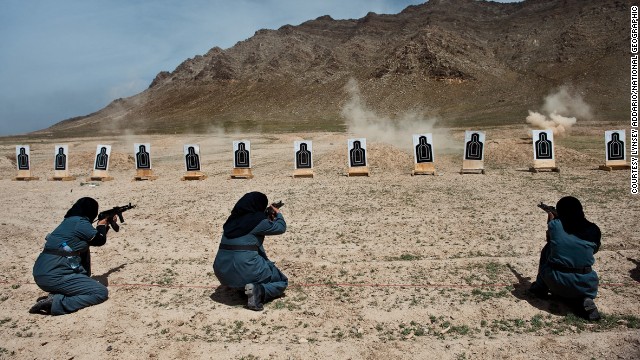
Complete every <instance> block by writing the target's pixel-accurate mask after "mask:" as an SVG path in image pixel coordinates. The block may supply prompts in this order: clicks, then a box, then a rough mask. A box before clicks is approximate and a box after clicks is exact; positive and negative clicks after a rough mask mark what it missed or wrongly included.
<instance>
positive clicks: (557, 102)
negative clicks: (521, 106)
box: [526, 86, 593, 136]
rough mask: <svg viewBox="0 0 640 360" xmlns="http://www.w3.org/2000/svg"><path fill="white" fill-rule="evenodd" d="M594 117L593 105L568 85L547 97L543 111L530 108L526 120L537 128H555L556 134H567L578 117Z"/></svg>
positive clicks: (586, 118) (587, 118)
mask: <svg viewBox="0 0 640 360" xmlns="http://www.w3.org/2000/svg"><path fill="white" fill-rule="evenodd" d="M592 117H593V115H592V114H591V106H589V104H587V103H586V102H584V100H583V99H582V96H580V94H577V93H575V92H572V91H571V90H570V89H569V87H568V86H561V87H560V88H559V89H558V90H557V91H556V92H554V93H552V94H549V95H547V96H546V97H545V99H544V105H543V106H542V113H540V112H536V111H531V110H529V116H527V119H526V120H527V123H529V124H530V125H531V126H532V127H533V128H535V129H542V130H553V134H554V135H556V136H567V135H568V132H569V129H570V128H571V127H572V126H573V125H575V124H576V123H577V121H578V119H582V120H590V119H591V118H592Z"/></svg>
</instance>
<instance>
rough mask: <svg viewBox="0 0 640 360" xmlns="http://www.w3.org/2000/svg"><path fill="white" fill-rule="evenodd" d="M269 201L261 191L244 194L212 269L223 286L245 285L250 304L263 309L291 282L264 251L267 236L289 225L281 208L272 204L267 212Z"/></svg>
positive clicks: (248, 305) (229, 219)
mask: <svg viewBox="0 0 640 360" xmlns="http://www.w3.org/2000/svg"><path fill="white" fill-rule="evenodd" d="M268 204H269V202H268V200H267V196H266V195H265V194H263V193H260V192H250V193H247V194H245V195H244V196H242V198H240V200H238V202H237V203H236V205H235V206H234V207H233V210H231V215H230V216H229V218H228V219H227V221H226V222H225V223H224V226H223V230H224V232H223V234H222V239H221V241H220V248H219V249H218V253H217V254H216V259H215V261H214V262H213V271H214V273H215V275H216V277H217V278H218V280H219V281H220V283H221V284H222V285H226V286H228V287H231V288H238V289H242V288H244V291H245V294H246V295H247V296H248V300H247V307H248V308H249V309H251V310H256V311H261V310H262V309H263V305H262V304H263V303H264V302H267V301H269V300H272V299H274V298H277V297H279V296H282V294H283V293H284V290H285V289H286V288H287V285H288V284H289V281H288V279H287V277H286V276H285V275H284V274H283V273H282V272H281V271H280V270H279V269H278V268H277V267H276V266H275V264H274V263H273V262H272V261H270V260H269V258H268V257H267V254H266V253H265V251H264V246H263V242H264V237H265V235H280V234H282V233H284V232H285V231H286V230H287V224H286V223H285V221H284V217H282V214H281V213H280V211H279V210H278V209H277V208H275V207H274V206H271V207H270V208H271V209H272V210H273V211H272V214H273V215H272V216H271V217H269V216H268V215H267V214H266V213H265V209H267V206H268Z"/></svg>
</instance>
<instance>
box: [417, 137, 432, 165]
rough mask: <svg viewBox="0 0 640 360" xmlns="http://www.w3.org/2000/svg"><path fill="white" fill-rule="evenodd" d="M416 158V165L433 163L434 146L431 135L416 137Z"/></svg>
mask: <svg viewBox="0 0 640 360" xmlns="http://www.w3.org/2000/svg"><path fill="white" fill-rule="evenodd" d="M413 145H414V155H415V156H414V157H415V160H416V163H418V164H420V163H429V162H433V146H432V145H431V134H423V135H414V136H413Z"/></svg>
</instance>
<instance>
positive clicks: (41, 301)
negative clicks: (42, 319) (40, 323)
mask: <svg viewBox="0 0 640 360" xmlns="http://www.w3.org/2000/svg"><path fill="white" fill-rule="evenodd" d="M52 305H53V295H51V294H49V296H46V297H44V296H42V297H39V298H38V300H37V301H36V303H35V305H33V306H32V307H31V309H29V313H30V314H43V315H51V306H52Z"/></svg>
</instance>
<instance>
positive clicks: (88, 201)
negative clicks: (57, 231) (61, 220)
mask: <svg viewBox="0 0 640 360" xmlns="http://www.w3.org/2000/svg"><path fill="white" fill-rule="evenodd" d="M71 216H84V217H86V218H88V219H89V221H91V222H93V220H95V218H96V216H98V202H97V201H95V200H94V199H92V198H90V197H83V198H81V199H80V200H78V201H76V203H75V204H73V206H72V207H71V209H69V211H67V213H66V214H65V215H64V217H65V218H68V217H71Z"/></svg>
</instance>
